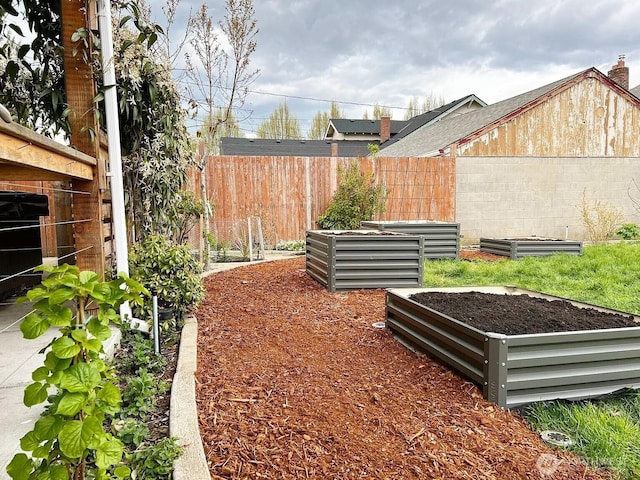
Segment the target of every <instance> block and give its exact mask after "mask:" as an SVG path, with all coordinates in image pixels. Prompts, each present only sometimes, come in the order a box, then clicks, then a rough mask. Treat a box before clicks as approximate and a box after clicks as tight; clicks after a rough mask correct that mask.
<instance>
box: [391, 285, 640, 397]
mask: <svg viewBox="0 0 640 480" xmlns="http://www.w3.org/2000/svg"><path fill="white" fill-rule="evenodd" d="M427 291H440V292H468V291H477V292H484V293H497V294H503V295H504V294H509V295H519V294H528V295H531V296H536V297H542V298H547V299H550V300H552V299H555V300H557V299H559V298H558V297H553V296H551V295H545V294H542V293H539V292H534V291H529V290H523V289H517V288H514V287H460V288H428V289H392V290H388V291H387V299H386V312H387V313H386V324H387V327H389V328H390V329H391V330H393V331H394V332H395V333H396V334H397V335H398V336H399V337H400V339H401V340H403V341H406V342H407V344H408V345H410V346H412V347H416V348H418V349H420V350H423V351H426V352H428V353H430V354H431V355H433V356H434V357H436V358H438V359H439V360H440V361H442V362H443V363H445V364H446V365H448V366H450V367H452V368H453V369H455V370H457V371H458V372H460V373H461V374H463V375H464V376H466V377H468V378H469V379H471V380H472V381H474V382H475V383H477V384H478V385H480V386H481V387H482V394H483V397H484V398H485V399H487V400H490V401H492V402H495V403H497V404H498V405H500V406H501V407H505V408H512V407H516V406H519V405H524V404H528V403H532V402H536V401H545V400H552V399H573V400H577V399H582V398H590V397H597V396H600V395H604V394H608V393H611V392H614V391H616V390H619V389H622V388H625V387H631V388H638V387H640V326H639V327H630V328H615V329H606V330H585V331H577V332H556V333H542V334H531V335H503V334H499V333H492V332H483V331H481V330H478V329H476V328H473V327H471V326H469V325H467V324H465V323H463V322H460V321H458V320H456V319H455V318H451V317H449V316H447V315H446V314H445V313H442V312H438V311H436V310H433V309H430V308H428V307H425V306H424V305H421V304H420V303H417V302H415V301H413V300H411V299H409V296H410V295H412V294H414V293H417V292H427ZM563 300H564V299H563ZM571 303H572V304H573V305H575V306H578V307H581V308H586V307H589V308H596V309H598V310H602V311H605V312H613V313H622V312H617V311H615V310H610V309H606V308H601V307H596V306H593V305H588V304H585V303H580V302H573V301H571ZM627 315H628V314H627ZM634 318H635V319H636V320H638V319H639V317H634Z"/></svg>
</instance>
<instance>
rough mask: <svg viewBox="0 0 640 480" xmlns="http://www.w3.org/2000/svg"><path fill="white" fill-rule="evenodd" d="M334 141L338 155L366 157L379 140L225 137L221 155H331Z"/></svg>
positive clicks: (221, 145)
mask: <svg viewBox="0 0 640 480" xmlns="http://www.w3.org/2000/svg"><path fill="white" fill-rule="evenodd" d="M332 143H335V144H337V146H338V155H337V156H338V157H366V156H367V155H369V148H368V145H369V144H372V143H373V144H377V143H378V142H377V141H357V140H341V141H335V142H331V141H327V140H274V139H269V138H235V137H223V138H222V140H221V143H220V151H221V155H242V156H297V157H330V156H331V144H332Z"/></svg>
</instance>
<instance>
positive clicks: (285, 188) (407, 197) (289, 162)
mask: <svg viewBox="0 0 640 480" xmlns="http://www.w3.org/2000/svg"><path fill="white" fill-rule="evenodd" d="M351 162H358V163H359V164H360V166H361V168H362V170H363V171H371V172H373V174H374V175H375V178H376V180H377V181H379V182H383V183H384V184H385V185H386V187H387V190H388V191H389V197H388V200H387V205H386V211H385V212H384V213H383V214H382V215H380V216H379V218H377V220H441V221H453V220H454V218H455V159H453V158H442V157H435V158H344V157H267V156H265V157H240V156H219V157H211V158H210V159H209V162H208V165H207V170H206V173H207V186H208V198H209V201H210V202H212V203H213V204H214V206H215V213H214V215H213V217H212V218H211V222H210V227H211V232H212V233H213V234H214V235H216V237H217V239H218V240H220V241H225V242H234V241H235V240H237V239H238V238H239V237H240V236H241V235H242V234H243V232H245V231H246V225H247V218H249V217H254V216H256V217H260V219H261V223H262V230H263V235H264V237H265V241H266V242H267V244H271V245H275V244H276V243H277V242H279V241H283V240H298V239H303V238H304V236H305V231H306V230H309V229H315V228H317V225H316V219H317V218H318V216H320V215H321V214H322V213H323V212H324V210H325V208H326V207H327V205H328V203H329V202H330V200H331V197H332V195H333V193H334V191H335V190H336V188H337V185H338V178H339V169H340V168H341V167H346V166H347V165H348V164H349V163H351ZM199 174H200V172H193V173H192V175H191V185H192V188H193V189H194V190H195V191H198V190H199Z"/></svg>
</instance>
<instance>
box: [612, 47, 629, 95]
mask: <svg viewBox="0 0 640 480" xmlns="http://www.w3.org/2000/svg"><path fill="white" fill-rule="evenodd" d="M608 75H609V78H610V79H611V80H613V81H614V82H616V83H617V84H618V85H620V86H621V87H622V88H624V89H625V90H629V67H626V66H625V65H624V55H619V56H618V63H617V64H616V65H614V66H613V67H611V70H609V73H608Z"/></svg>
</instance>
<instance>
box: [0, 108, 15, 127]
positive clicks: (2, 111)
mask: <svg viewBox="0 0 640 480" xmlns="http://www.w3.org/2000/svg"><path fill="white" fill-rule="evenodd" d="M0 118H2V120H4V121H5V122H7V123H11V122H12V121H13V119H12V118H11V113H9V110H7V108H6V107H5V106H4V105H2V104H1V103H0Z"/></svg>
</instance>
